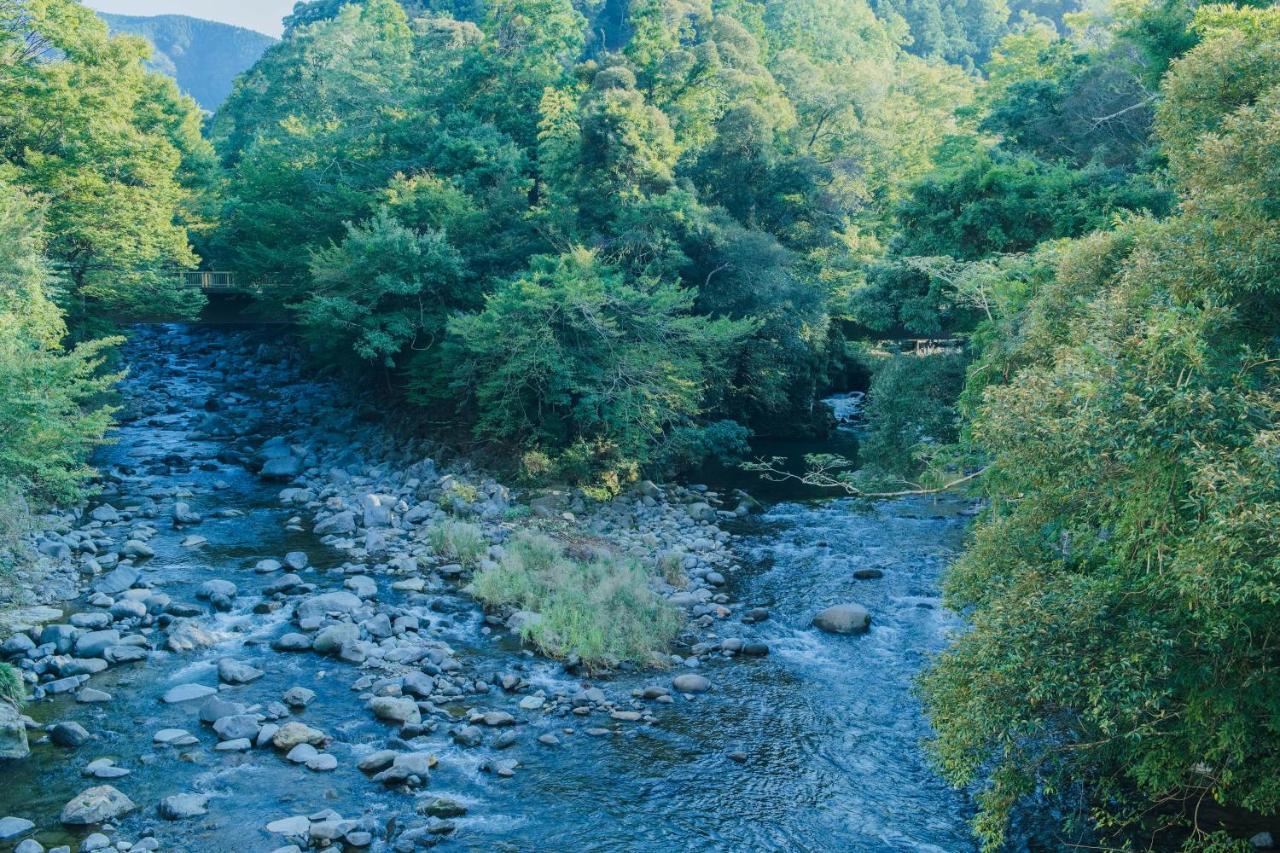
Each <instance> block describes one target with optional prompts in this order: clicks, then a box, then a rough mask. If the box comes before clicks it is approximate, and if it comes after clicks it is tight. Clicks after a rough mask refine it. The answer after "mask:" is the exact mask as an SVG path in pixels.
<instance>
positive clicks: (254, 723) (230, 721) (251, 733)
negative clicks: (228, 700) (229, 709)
mask: <svg viewBox="0 0 1280 853" xmlns="http://www.w3.org/2000/svg"><path fill="white" fill-rule="evenodd" d="M261 725H262V724H261V723H260V722H259V720H258V717H257V716H256V715H254V714H231V715H230V716H226V717H219V718H218V719H217V720H215V721H214V723H213V730H214V732H216V733H217V735H218V737H219V738H220V739H221V740H240V739H241V738H245V739H249V740H252V739H253V738H256V737H257V736H258V729H259V728H260V727H261Z"/></svg>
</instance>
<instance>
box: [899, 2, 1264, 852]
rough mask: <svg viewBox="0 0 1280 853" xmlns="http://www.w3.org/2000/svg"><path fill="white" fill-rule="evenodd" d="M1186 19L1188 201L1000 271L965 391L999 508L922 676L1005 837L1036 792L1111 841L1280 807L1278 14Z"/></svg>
mask: <svg viewBox="0 0 1280 853" xmlns="http://www.w3.org/2000/svg"><path fill="white" fill-rule="evenodd" d="M1192 35H1193V36H1194V38H1193V39H1188V41H1195V42H1198V44H1197V45H1196V46H1195V47H1193V48H1191V49H1190V50H1189V52H1186V53H1185V55H1184V56H1183V57H1182V58H1179V59H1175V60H1173V62H1172V64H1171V65H1170V71H1169V73H1168V75H1167V76H1166V77H1165V78H1164V80H1163V83H1162V85H1161V98H1160V100H1159V103H1158V106H1157V107H1156V111H1155V127H1156V131H1157V135H1156V141H1157V142H1158V143H1159V144H1160V146H1161V148H1162V151H1163V153H1164V154H1165V156H1167V158H1168V162H1169V172H1170V177H1171V178H1172V180H1173V182H1174V186H1175V188H1176V190H1177V193H1178V197H1179V206H1178V208H1177V210H1176V212H1175V213H1174V214H1173V215H1171V216H1169V217H1168V218H1167V219H1164V220H1163V221H1156V220H1153V219H1150V218H1132V219H1129V220H1126V221H1125V222H1123V223H1121V224H1119V225H1117V226H1116V227H1115V228H1114V229H1111V230H1109V231H1105V232H1102V233H1098V234H1095V235H1092V236H1089V237H1085V238H1082V239H1080V240H1077V241H1074V242H1069V243H1058V244H1051V245H1046V246H1045V247H1044V248H1042V249H1041V250H1040V251H1039V252H1038V254H1037V257H1036V258H1035V259H1034V260H1032V261H1029V262H1028V264H1026V265H1024V266H1023V267H1022V269H1023V271H1024V272H1025V271H1026V270H1027V269H1030V268H1034V269H1035V270H1036V271H1037V272H1036V274H1034V275H1032V279H1033V280H1035V281H1036V284H1035V286H1034V287H1032V288H1030V290H1028V289H1027V288H1026V286H1025V284H1026V280H1027V279H1026V278H1024V277H1014V278H1017V279H1018V281H1017V283H1016V284H1011V282H1012V280H1013V279H1010V280H1009V281H1002V280H1000V277H999V276H995V277H993V278H992V279H991V281H990V282H989V284H990V286H991V287H992V288H993V289H994V290H997V291H999V290H1002V289H1004V290H1005V291H1006V295H1009V294H1012V293H1014V292H1015V291H1016V292H1017V293H1018V294H1021V296H1014V297H1013V298H1009V299H1006V300H1004V302H1003V303H1002V304H1003V305H1004V310H1001V311H998V312H995V313H994V314H993V319H992V320H991V321H990V323H989V326H988V328H987V329H986V331H985V333H984V334H985V337H984V338H983V346H982V348H981V355H980V357H979V360H978V362H977V364H975V366H974V368H973V369H972V370H971V372H970V380H969V382H970V386H971V387H970V388H969V389H968V390H967V392H966V396H965V399H966V401H967V405H968V406H969V408H970V415H971V418H970V422H969V425H968V433H969V440H970V443H971V447H972V451H973V452H975V453H976V454H978V455H979V456H980V457H981V458H982V459H983V460H984V464H986V465H988V466H989V467H988V468H987V472H986V474H985V476H984V478H983V479H984V491H985V493H986V494H987V495H988V496H989V498H990V499H991V503H990V507H989V509H988V510H987V513H986V516H985V518H984V519H983V521H982V522H981V524H980V525H979V526H978V528H977V530H976V533H975V536H974V541H973V543H972V545H971V547H970V548H969V550H968V552H967V553H966V554H965V556H964V557H963V558H962V559H961V560H960V561H959V563H958V564H957V565H956V567H955V568H954V570H953V572H952V574H951V577H950V579H949V582H948V589H947V595H948V600H949V603H950V604H951V605H952V606H954V607H957V608H959V609H961V610H962V611H964V612H966V613H968V614H969V615H970V617H971V618H972V621H973V630H972V631H970V632H968V633H966V634H965V635H964V636H963V637H961V638H960V639H959V641H958V643H957V644H956V646H955V647H954V648H953V649H952V650H951V651H949V652H948V653H947V654H945V655H944V656H943V657H942V658H941V660H940V661H939V662H938V665H937V666H936V667H935V669H934V670H933V672H932V673H931V674H930V675H929V676H928V677H927V679H926V680H925V682H924V685H923V686H924V695H925V698H926V700H927V701H928V704H929V706H930V710H931V712H932V715H933V721H934V724H935V727H936V728H937V732H938V737H937V740H936V741H935V743H934V751H935V753H936V755H937V757H938V759H939V761H940V764H941V766H942V767H943V769H944V770H945V772H946V773H947V775H948V776H949V777H950V778H951V779H952V780H953V781H955V782H956V783H957V784H970V783H973V782H975V781H978V780H981V785H980V787H981V794H980V797H979V799H980V803H981V805H982V812H981V815H980V817H979V819H978V823H977V828H978V831H979V834H980V835H981V836H982V838H983V839H984V840H985V841H986V842H987V844H988V845H989V846H990V847H991V848H992V849H997V848H998V847H999V846H1000V844H1001V842H1002V840H1003V839H1004V837H1005V831H1006V826H1007V821H1008V820H1009V818H1010V815H1011V813H1013V812H1014V810H1016V809H1017V808H1018V807H1019V805H1020V804H1022V803H1025V802H1027V801H1028V799H1029V798H1032V797H1049V798H1052V799H1053V800H1054V801H1055V802H1056V804H1057V805H1058V806H1059V807H1060V808H1061V810H1062V814H1063V815H1064V826H1063V829H1064V832H1065V833H1066V835H1067V837H1068V838H1073V839H1078V840H1082V841H1083V840H1088V839H1090V838H1093V839H1101V840H1102V842H1103V843H1104V844H1105V845H1108V846H1115V845H1118V844H1123V843H1125V841H1126V839H1132V838H1134V837H1135V836H1136V835H1141V836H1144V837H1146V836H1151V835H1153V834H1154V835H1156V836H1157V837H1160V836H1161V834H1162V832H1165V833H1167V835H1166V836H1165V837H1168V836H1169V835H1172V837H1173V838H1183V839H1184V841H1185V844H1186V846H1187V847H1188V848H1190V849H1206V848H1210V847H1212V846H1213V845H1215V844H1222V845H1226V844H1227V843H1228V839H1227V837H1226V836H1225V834H1223V833H1221V832H1219V831H1218V829H1219V827H1218V826H1217V825H1215V823H1214V821H1213V819H1211V818H1210V817H1209V814H1210V809H1208V808H1207V807H1205V806H1206V805H1207V804H1208V803H1213V804H1215V805H1216V806H1219V807H1225V808H1226V809H1227V810H1228V811H1229V812H1236V813H1239V812H1241V811H1242V810H1249V811H1252V812H1256V813H1260V814H1274V813H1275V812H1276V811H1277V810H1280V789H1277V787H1276V783H1275V780H1276V779H1277V778H1278V773H1280V765H1278V764H1277V762H1278V761H1280V758H1278V756H1280V752H1278V751H1277V748H1276V746H1277V742H1278V738H1280V706H1277V696H1280V682H1278V681H1277V678H1276V676H1275V674H1274V673H1275V672H1276V671H1277V669H1276V664H1277V662H1278V661H1280V658H1278V654H1280V653H1278V652H1277V648H1276V646H1275V641H1274V638H1273V636H1272V634H1273V629H1274V626H1275V604H1276V601H1277V600H1280V571H1278V570H1280V557H1278V555H1280V540H1278V539H1277V536H1276V531H1277V530H1278V529H1280V469H1278V467H1277V460H1278V459H1280V456H1278V455H1277V432H1276V430H1277V423H1278V422H1280V371H1277V369H1276V366H1275V363H1276V361H1277V359H1278V357H1280V351H1277V345H1276V342H1277V340H1278V338H1277V333H1278V332H1280V326H1277V317H1280V302H1278V301H1277V300H1278V299H1280V291H1278V290H1277V284H1276V281H1277V279H1276V270H1277V269H1278V268H1280V267H1278V266H1277V261H1280V212H1278V211H1277V209H1276V207H1275V203H1274V200H1275V199H1276V198H1278V197H1280V183H1277V176H1276V170H1275V164H1276V163H1277V162H1280V146H1278V144H1277V140H1280V134H1278V133H1277V131H1278V130H1280V12H1277V11H1276V10H1266V11H1256V10H1248V9H1246V10H1243V11H1239V10H1234V9H1230V8H1223V7H1209V8H1206V9H1203V10H1202V11H1201V13H1200V14H1199V15H1198V16H1197V17H1196V18H1195V19H1194V29H1193V31H1192ZM1246 825H1247V824H1246Z"/></svg>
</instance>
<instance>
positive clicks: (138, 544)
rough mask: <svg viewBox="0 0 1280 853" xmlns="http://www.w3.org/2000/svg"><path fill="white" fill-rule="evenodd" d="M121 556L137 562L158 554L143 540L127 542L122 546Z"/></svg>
mask: <svg viewBox="0 0 1280 853" xmlns="http://www.w3.org/2000/svg"><path fill="white" fill-rule="evenodd" d="M120 554H121V556H124V557H132V558H134V559H137V560H146V559H148V558H150V557H154V556H155V555H156V552H155V550H154V549H153V548H152V547H151V546H150V545H148V544H147V543H146V542H143V541H142V540H141V539H129V540H126V541H125V543H124V544H123V545H121V546H120ZM120 568H125V567H124V566H121V567H120ZM126 589H127V587H126ZM103 592H105V590H103ZM121 592H123V590H121Z"/></svg>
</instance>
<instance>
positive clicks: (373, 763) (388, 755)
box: [356, 749, 398, 773]
mask: <svg viewBox="0 0 1280 853" xmlns="http://www.w3.org/2000/svg"><path fill="white" fill-rule="evenodd" d="M397 754H398V753H397V752H396V751H395V750H393V749H380V750H378V751H377V752H371V753H369V754H368V755H366V756H365V757H364V758H362V759H360V761H359V762H357V764H356V767H358V768H359V769H360V771H361V772H362V773H379V772H381V771H383V770H386V769H387V768H388V767H390V766H391V765H392V764H393V763H394V762H395V760H396V755H397Z"/></svg>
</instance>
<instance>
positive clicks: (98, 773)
mask: <svg viewBox="0 0 1280 853" xmlns="http://www.w3.org/2000/svg"><path fill="white" fill-rule="evenodd" d="M80 772H81V774H82V775H85V776H92V777H93V778H95V779H119V778H121V777H123V776H128V775H129V774H130V773H131V772H133V771H131V770H129V769H128V768H125V767H117V766H116V762H115V760H114V759H111V758H95V759H94V760H93V761H90V762H89V763H88V764H87V765H85V768H84V770H82V771H80Z"/></svg>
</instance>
